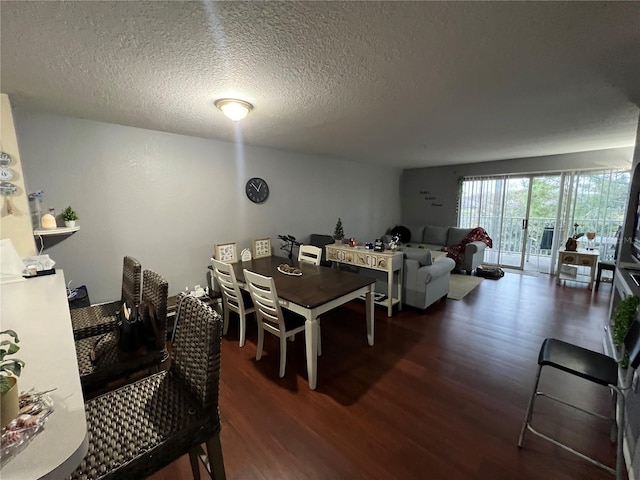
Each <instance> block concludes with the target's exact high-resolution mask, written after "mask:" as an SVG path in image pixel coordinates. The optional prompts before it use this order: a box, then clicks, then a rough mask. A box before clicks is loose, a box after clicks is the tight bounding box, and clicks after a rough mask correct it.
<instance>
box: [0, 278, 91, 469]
mask: <svg viewBox="0 0 640 480" xmlns="http://www.w3.org/2000/svg"><path fill="white" fill-rule="evenodd" d="M0 290H1V291H2V305H1V306H0V314H1V315H0V316H1V317H2V329H3V330H6V329H11V330H15V331H16V333H17V334H18V337H19V338H20V344H19V345H20V351H19V352H18V353H17V354H16V357H17V358H20V359H21V360H24V362H25V367H24V369H23V370H22V374H21V375H20V378H19V379H18V387H19V389H20V390H21V391H28V390H30V389H31V388H35V389H36V390H37V391H44V390H50V389H55V390H54V391H53V392H51V393H50V394H49V395H50V397H51V399H52V400H53V408H54V411H53V413H52V414H51V415H50V416H49V418H48V419H47V423H46V424H45V427H44V429H42V431H40V432H39V433H38V434H37V435H36V436H35V437H34V438H33V440H32V441H31V443H29V445H27V446H26V447H25V448H24V450H22V451H20V452H19V453H17V454H16V456H15V457H14V458H12V459H10V460H9V461H8V462H7V463H6V464H5V465H3V466H2V469H1V470H0V478H2V480H11V479H15V480H23V479H27V478H28V479H31V478H33V479H36V478H38V479H42V478H47V479H49V478H51V479H62V478H66V477H67V476H69V474H70V473H71V472H73V470H75V468H76V467H77V466H78V465H79V464H80V462H81V461H82V459H83V458H84V456H85V455H86V453H87V448H88V445H89V443H88V434H87V423H86V418H85V412H84V397H83V395H82V388H81V387H80V376H79V374H78V363H77V361H76V349H75V344H74V341H73V331H72V329H71V316H70V315H69V304H68V301H67V292H66V284H65V281H64V275H63V273H62V271H61V270H58V271H57V273H56V274H54V275H47V276H43V277H36V278H30V279H28V280H25V281H22V282H16V283H7V284H3V285H0Z"/></svg>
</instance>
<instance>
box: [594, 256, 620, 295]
mask: <svg viewBox="0 0 640 480" xmlns="http://www.w3.org/2000/svg"><path fill="white" fill-rule="evenodd" d="M603 270H609V271H610V272H614V273H615V271H616V263H615V262H607V261H601V262H598V273H596V290H597V289H598V287H599V286H600V279H601V277H602V271H603Z"/></svg>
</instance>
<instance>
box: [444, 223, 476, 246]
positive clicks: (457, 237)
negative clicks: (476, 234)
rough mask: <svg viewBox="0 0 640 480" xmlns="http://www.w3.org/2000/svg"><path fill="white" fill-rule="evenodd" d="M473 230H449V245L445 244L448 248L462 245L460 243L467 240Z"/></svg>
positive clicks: (454, 228)
mask: <svg viewBox="0 0 640 480" xmlns="http://www.w3.org/2000/svg"><path fill="white" fill-rule="evenodd" d="M471 230H473V229H472V228H456V227H451V228H449V237H448V238H447V243H446V244H445V245H446V246H447V247H456V246H458V245H460V243H461V242H462V241H463V240H464V239H465V237H466V236H467V235H469V232H471Z"/></svg>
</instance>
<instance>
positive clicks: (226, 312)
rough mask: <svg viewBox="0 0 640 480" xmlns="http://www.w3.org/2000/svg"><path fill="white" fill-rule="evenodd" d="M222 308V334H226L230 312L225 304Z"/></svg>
mask: <svg viewBox="0 0 640 480" xmlns="http://www.w3.org/2000/svg"><path fill="white" fill-rule="evenodd" d="M223 310H224V314H223V316H222V320H223V323H222V334H223V335H226V334H227V330H228V329H229V313H230V311H229V307H228V306H227V305H225V306H224V308H223Z"/></svg>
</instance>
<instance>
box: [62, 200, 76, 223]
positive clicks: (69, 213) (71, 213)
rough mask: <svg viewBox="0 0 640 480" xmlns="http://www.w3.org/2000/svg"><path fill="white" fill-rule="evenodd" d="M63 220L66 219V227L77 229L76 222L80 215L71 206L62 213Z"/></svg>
mask: <svg viewBox="0 0 640 480" xmlns="http://www.w3.org/2000/svg"><path fill="white" fill-rule="evenodd" d="M62 218H63V219H64V225H65V226H66V227H75V226H76V220H78V214H77V213H76V212H75V210H74V209H73V208H71V205H69V206H68V207H67V208H65V209H64V210H63V211H62Z"/></svg>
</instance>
